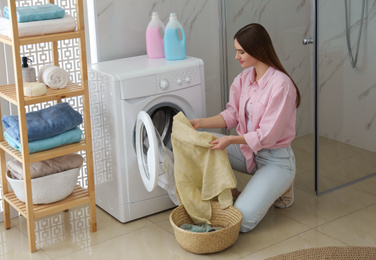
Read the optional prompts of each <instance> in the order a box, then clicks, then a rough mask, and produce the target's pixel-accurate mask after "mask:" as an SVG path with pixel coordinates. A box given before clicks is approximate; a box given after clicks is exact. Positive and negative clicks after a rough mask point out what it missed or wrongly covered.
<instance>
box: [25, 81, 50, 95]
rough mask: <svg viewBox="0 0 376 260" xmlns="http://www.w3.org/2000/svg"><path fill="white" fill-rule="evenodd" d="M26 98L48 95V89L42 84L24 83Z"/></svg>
mask: <svg viewBox="0 0 376 260" xmlns="http://www.w3.org/2000/svg"><path fill="white" fill-rule="evenodd" d="M23 88H24V96H27V97H37V96H42V95H44V94H46V92H47V88H46V85H45V84H44V83H40V82H23Z"/></svg>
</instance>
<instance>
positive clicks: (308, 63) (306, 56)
mask: <svg viewBox="0 0 376 260" xmlns="http://www.w3.org/2000/svg"><path fill="white" fill-rule="evenodd" d="M226 3H227V6H226V8H227V16H226V28H227V47H228V56H227V59H228V63H227V64H228V87H229V86H230V85H231V83H232V80H233V79H234V77H236V75H238V74H239V73H240V72H241V70H242V68H241V67H240V65H239V63H238V61H237V60H235V50H234V47H233V46H234V41H233V36H234V35H235V33H236V32H237V31H238V30H239V29H240V28H241V27H243V26H245V25H247V24H249V23H260V24H262V25H263V26H264V27H265V28H266V30H267V31H268V32H269V34H270V37H271V38H272V41H273V44H274V48H275V49H276V52H277V54H278V56H279V58H280V60H281V62H282V64H283V66H284V67H285V69H286V70H287V71H288V72H289V74H290V76H291V77H292V78H293V79H294V81H295V83H296V84H297V86H298V88H299V90H300V93H301V96H302V100H301V106H300V107H299V109H298V113H297V135H298V136H300V135H305V134H308V133H312V132H313V126H312V124H313V117H312V114H313V111H312V93H313V92H312V90H313V80H312V76H313V69H312V68H313V66H312V65H313V62H312V45H307V46H304V45H303V44H302V40H303V39H304V38H308V37H311V36H312V26H311V23H312V22H311V19H312V15H311V13H312V3H311V1H308V0H289V1H279V0H270V1H262V0H236V1H232V0H227V1H226Z"/></svg>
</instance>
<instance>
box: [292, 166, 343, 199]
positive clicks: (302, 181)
mask: <svg viewBox="0 0 376 260" xmlns="http://www.w3.org/2000/svg"><path fill="white" fill-rule="evenodd" d="M318 180H319V183H318V187H319V191H326V190H328V189H331V188H333V187H337V186H339V185H341V183H340V182H338V181H334V180H332V179H329V178H326V177H325V176H319V178H318ZM294 187H295V188H298V189H300V190H302V191H304V192H307V193H309V194H312V195H314V194H316V193H315V176H314V172H313V171H308V172H305V173H303V174H297V175H296V176H295V181H294Z"/></svg>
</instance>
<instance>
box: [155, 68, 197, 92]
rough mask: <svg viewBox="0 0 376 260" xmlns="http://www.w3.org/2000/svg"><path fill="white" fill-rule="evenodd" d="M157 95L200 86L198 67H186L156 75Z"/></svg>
mask: <svg viewBox="0 0 376 260" xmlns="http://www.w3.org/2000/svg"><path fill="white" fill-rule="evenodd" d="M156 78H157V82H158V88H157V93H164V92H169V91H175V90H179V89H183V88H188V87H192V86H195V85H198V84H200V82H201V81H200V67H188V68H184V69H181V70H174V71H169V72H166V73H160V74H157V75H156Z"/></svg>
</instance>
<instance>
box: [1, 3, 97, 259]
mask: <svg viewBox="0 0 376 260" xmlns="http://www.w3.org/2000/svg"><path fill="white" fill-rule="evenodd" d="M7 2H8V6H9V10H10V13H11V15H10V16H11V18H12V24H13V25H14V27H13V28H15V27H17V26H16V25H17V21H16V17H17V13H16V1H14V0H8V1H7ZM31 2H32V3H31V4H33V3H34V2H36V1H31ZM48 2H49V3H51V4H53V3H54V0H49V1H48ZM34 4H35V3H34ZM83 13H84V8H83V1H82V0H76V14H77V15H76V16H77V19H76V20H77V30H76V31H72V32H63V33H53V34H46V35H38V36H32V37H21V38H18V36H15V34H17V33H15V34H14V33H13V32H12V34H11V35H12V37H14V39H11V38H9V37H6V36H4V35H0V42H2V43H4V44H7V45H10V46H11V47H12V52H13V59H14V60H13V63H14V64H15V68H14V74H15V82H16V84H9V85H4V86H0V98H3V99H5V100H7V101H9V102H10V103H12V104H14V105H16V106H17V111H18V118H19V127H20V136H21V137H22V138H21V139H22V149H21V150H22V152H21V151H18V150H16V149H14V148H12V147H11V146H9V145H8V143H7V142H6V141H5V140H4V138H3V137H2V136H0V168H1V182H2V198H3V203H4V207H3V208H4V227H5V228H6V229H8V228H10V227H11V221H10V206H11V207H13V208H14V209H16V210H17V211H18V212H19V213H20V214H21V215H22V216H24V217H25V219H26V221H27V236H28V240H29V250H30V252H35V251H36V244H35V223H34V221H35V219H36V218H40V217H44V216H47V215H50V214H53V213H56V212H59V211H63V210H67V209H69V208H73V207H77V206H79V205H83V204H89V212H90V216H89V222H90V231H91V232H95V231H96V230H97V220H96V207H95V188H94V168H93V155H92V140H91V129H90V127H91V121H90V108H89V107H90V103H89V97H88V95H89V93H88V75H87V61H86V46H85V33H84V15H83ZM69 39H77V40H78V41H77V43H78V49H79V57H78V58H79V63H80V73H81V74H80V75H81V85H78V84H74V83H71V84H68V86H66V87H65V88H63V89H51V88H47V93H46V94H45V95H43V96H38V97H24V96H23V95H22V94H21V92H22V91H17V90H22V88H21V86H22V85H23V79H22V68H21V60H20V59H19V57H20V54H21V48H20V46H21V45H28V44H37V43H44V42H50V43H51V50H50V52H51V57H52V60H51V63H52V64H53V65H55V66H59V63H60V60H61V59H59V46H58V41H63V40H69ZM17 88H21V89H17ZM75 96H82V103H83V104H82V115H83V127H84V132H85V137H84V138H85V139H84V140H82V141H81V142H80V143H74V144H69V145H64V146H60V147H56V148H54V149H50V150H45V151H41V152H37V153H32V154H30V153H29V151H28V150H27V142H28V135H27V121H26V108H25V107H26V106H28V105H32V104H38V103H43V102H49V101H57V102H60V101H61V99H63V98H69V97H75ZM0 114H1V107H0ZM2 132H3V127H2V125H1V124H0V133H2ZM80 151H85V156H86V175H87V187H88V189H87V190H85V189H83V188H82V187H80V186H79V185H77V186H76V187H75V189H74V191H73V193H72V194H71V195H70V196H68V197H67V198H65V199H63V200H61V201H58V202H56V203H50V204H43V205H33V204H32V186H31V177H30V164H31V163H34V162H38V161H43V160H47V159H51V158H55V157H59V156H62V155H67V154H70V153H77V152H80ZM5 153H8V154H9V155H10V156H12V157H13V158H15V159H16V160H18V161H19V162H21V163H22V164H23V174H24V177H25V178H24V180H25V181H24V189H25V197H26V199H25V201H26V203H23V202H21V201H20V200H18V198H17V197H16V195H15V194H14V192H13V191H10V190H9V189H8V182H7V179H6V170H7V169H6V158H5Z"/></svg>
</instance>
